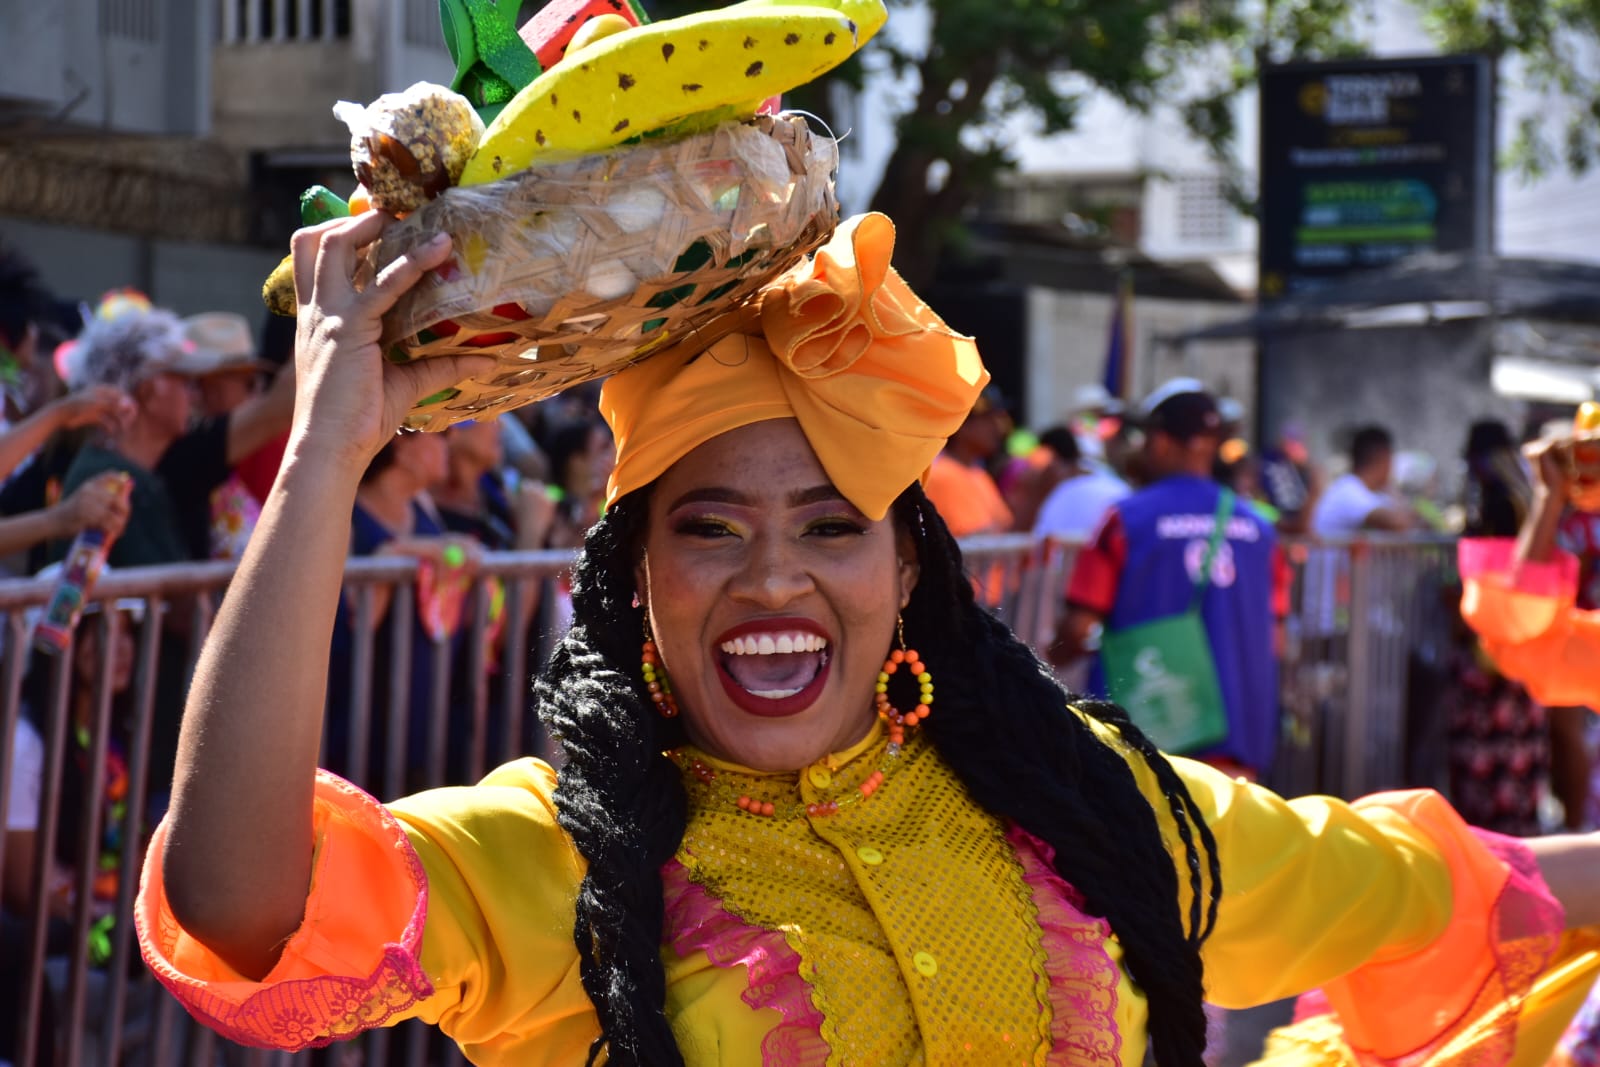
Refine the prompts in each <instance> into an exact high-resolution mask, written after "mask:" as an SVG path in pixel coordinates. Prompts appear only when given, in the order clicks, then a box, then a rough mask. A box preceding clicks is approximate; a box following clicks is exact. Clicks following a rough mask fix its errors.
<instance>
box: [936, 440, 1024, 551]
mask: <svg viewBox="0 0 1600 1067" xmlns="http://www.w3.org/2000/svg"><path fill="white" fill-rule="evenodd" d="M923 492H925V493H927V494H928V499H929V500H931V501H933V506H934V507H936V508H938V509H939V514H940V515H941V516H943V517H944V522H945V525H946V526H948V527H950V533H951V534H952V535H954V536H955V537H968V536H970V535H972V534H990V533H1005V532H1006V531H1008V530H1010V529H1011V509H1010V508H1008V507H1006V502H1005V500H1003V499H1002V498H1001V496H1000V488H999V486H997V485H995V484H994V479H993V478H991V477H989V472H988V471H986V470H984V469H983V468H982V467H969V466H967V465H966V464H965V463H961V462H959V461H957V460H953V459H949V458H948V457H946V456H943V455H939V456H936V457H934V460H933V466H932V467H931V468H930V469H929V471H928V482H927V484H926V485H924V486H923Z"/></svg>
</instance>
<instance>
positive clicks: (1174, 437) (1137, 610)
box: [1050, 378, 1288, 780]
mask: <svg viewBox="0 0 1600 1067" xmlns="http://www.w3.org/2000/svg"><path fill="white" fill-rule="evenodd" d="M1138 418H1139V421H1140V424H1141V428H1142V430H1143V433H1144V443H1143V446H1142V448H1141V451H1140V461H1141V466H1142V473H1143V475H1144V478H1145V480H1146V484H1145V487H1144V488H1143V489H1140V490H1139V491H1138V492H1136V493H1134V494H1133V495H1132V496H1129V497H1127V498H1125V499H1123V500H1121V501H1119V502H1118V503H1117V504H1115V505H1114V506H1113V507H1112V509H1111V510H1110V511H1109V512H1108V513H1107V514H1106V517H1105V519H1104V520H1103V521H1102V522H1101V524H1100V529H1099V531H1098V532H1097V533H1096V534H1095V536H1094V538H1093V540H1092V541H1091V542H1090V544H1089V545H1088V547H1086V548H1085V549H1083V551H1081V552H1080V553H1079V554H1078V559H1077V563H1076V565H1075V567H1074V569H1073V573H1072V577H1071V580H1070V582H1069V584H1068V587H1067V598H1066V599H1067V611H1066V613H1065V614H1064V616H1063V618H1062V622H1061V625H1060V628H1059V630H1058V633H1057V640H1056V643H1055V645H1054V646H1053V647H1052V649H1051V657H1050V658H1051V659H1052V660H1053V661H1055V662H1058V663H1061V662H1070V661H1071V660H1072V659H1073V658H1075V657H1077V656H1081V655H1084V654H1085V653H1087V652H1089V651H1092V650H1093V649H1095V648H1097V647H1098V639H1097V637H1098V634H1099V633H1100V631H1101V628H1102V627H1103V628H1104V629H1105V630H1106V631H1116V630H1119V629H1122V628H1124V627H1130V626H1136V625H1138V624H1140V623H1145V622H1150V621H1152V620H1155V619H1160V618H1165V617H1167V616H1170V615H1177V614H1180V613H1182V612H1183V611H1185V610H1186V609H1187V608H1188V606H1189V604H1190V600H1191V597H1192V596H1193V595H1194V588H1195V582H1196V579H1197V578H1198V577H1199V570H1200V567H1201V566H1202V563H1203V560H1204V559H1205V556H1206V550H1207V547H1208V546H1209V544H1210V540H1211V533H1212V531H1213V530H1214V529H1215V527H1216V515H1217V507H1218V503H1219V500H1220V494H1221V492H1222V487H1221V486H1219V485H1218V484H1217V483H1216V482H1215V481H1214V480H1212V477H1211V470H1212V463H1213V461H1214V460H1215V458H1216V454H1217V448H1218V446H1219V444H1220V442H1221V434H1222V428H1223V424H1222V417H1221V415H1220V414H1219V413H1218V410H1217V402H1216V400H1215V398H1213V397H1212V396H1211V395H1210V394H1209V393H1207V392H1206V390H1205V386H1204V385H1202V384H1201V383H1200V382H1199V381H1196V380H1195V379H1193V378H1177V379H1174V380H1173V381H1170V382H1168V383H1166V384H1165V385H1163V386H1162V387H1161V388H1159V389H1157V390H1156V391H1155V392H1154V393H1152V394H1151V395H1150V396H1149V397H1148V398H1147V399H1146V400H1145V402H1144V403H1143V404H1142V405H1141V406H1140V409H1139V412H1138ZM1287 607H1288V568H1287V564H1286V563H1285V561H1284V558H1283V555H1282V553H1281V552H1280V550H1279V548H1278V543H1277V536H1276V534H1275V532H1274V530H1273V527H1272V524H1271V523H1269V522H1267V521H1266V520H1265V519H1263V518H1262V517H1261V516H1260V515H1258V514H1257V513H1256V512H1255V511H1254V510H1253V509H1252V508H1251V507H1250V506H1249V503H1248V501H1245V500H1238V501H1236V502H1235V503H1234V506H1233V512H1232V517H1231V518H1230V519H1229V520H1228V525H1227V531H1226V536H1225V537H1224V539H1223V540H1221V541H1219V542H1218V544H1217V548H1216V552H1215V554H1214V556H1213V557H1212V562H1211V581H1210V585H1209V587H1208V588H1207V590H1206V592H1205V595H1204V599H1203V601H1202V610H1201V615H1202V618H1203V620H1204V622H1205V628H1206V634H1207V636H1208V637H1209V638H1210V641H1211V654H1212V658H1213V659H1214V660H1215V662H1216V668H1217V681H1218V684H1219V686H1220V688H1221V690H1222V697H1223V703H1224V704H1225V705H1226V708H1227V715H1228V736H1227V738H1226V739H1225V740H1224V741H1223V742H1222V743H1221V744H1219V745H1218V746H1216V747H1215V748H1213V749H1211V750H1209V751H1205V752H1197V753H1189V755H1195V756H1198V757H1200V758H1202V759H1204V760H1206V762H1208V763H1211V764H1213V765H1215V766H1218V767H1221V768H1223V769H1224V770H1226V771H1228V772H1229V773H1231V774H1236V775H1244V776H1245V777H1248V778H1250V779H1252V780H1253V779H1256V778H1259V777H1260V776H1261V775H1262V774H1264V773H1265V772H1266V771H1267V769H1268V767H1269V766H1270V765H1271V763H1272V758H1273V753H1274V750H1275V748H1276V745H1277V738H1278V730H1279V721H1278V653H1279V649H1280V647H1281V642H1280V638H1279V629H1278V620H1279V619H1280V618H1281V617H1282V615H1283V614H1285V613H1286V611H1287ZM1089 690H1090V692H1092V693H1098V694H1102V695H1103V694H1105V692H1106V685H1105V677H1104V674H1103V672H1102V670H1101V665H1100V663H1099V657H1098V656H1097V657H1096V662H1095V664H1094V668H1093V670H1092V671H1091V673H1090V676H1089Z"/></svg>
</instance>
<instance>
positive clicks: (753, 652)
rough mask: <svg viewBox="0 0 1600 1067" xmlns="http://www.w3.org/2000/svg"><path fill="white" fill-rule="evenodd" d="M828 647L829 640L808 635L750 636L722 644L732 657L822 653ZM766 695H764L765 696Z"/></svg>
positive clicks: (796, 633) (736, 638) (798, 633)
mask: <svg viewBox="0 0 1600 1067" xmlns="http://www.w3.org/2000/svg"><path fill="white" fill-rule="evenodd" d="M827 647H828V639H827V638H825V637H818V636H817V635H816V634H808V633H800V632H795V633H781V634H748V635H746V636H744V637H735V638H733V639H732V640H730V641H724V642H722V645H721V648H722V651H724V652H726V653H727V654H728V655H730V656H773V655H778V654H780V653H784V654H787V653H791V652H821V651H822V650H823V649H825V648H827ZM763 695H764V694H763Z"/></svg>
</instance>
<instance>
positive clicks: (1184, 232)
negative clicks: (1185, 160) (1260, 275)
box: [1177, 174, 1238, 244]
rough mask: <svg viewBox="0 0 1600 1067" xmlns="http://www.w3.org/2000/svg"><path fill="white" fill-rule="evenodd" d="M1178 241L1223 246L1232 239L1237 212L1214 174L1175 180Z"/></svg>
mask: <svg viewBox="0 0 1600 1067" xmlns="http://www.w3.org/2000/svg"><path fill="white" fill-rule="evenodd" d="M1177 185H1178V240H1180V241H1182V242H1183V243H1184V244H1224V243H1226V242H1228V241H1231V240H1233V237H1234V230H1235V227H1236V226H1237V224H1238V213H1237V212H1236V211H1235V210H1234V207H1233V205H1232V204H1231V203H1229V202H1228V197H1227V187H1226V185H1224V184H1223V180H1222V178H1220V177H1218V176H1217V175H1215V174H1186V175H1184V176H1182V177H1180V178H1179V179H1178V182H1177Z"/></svg>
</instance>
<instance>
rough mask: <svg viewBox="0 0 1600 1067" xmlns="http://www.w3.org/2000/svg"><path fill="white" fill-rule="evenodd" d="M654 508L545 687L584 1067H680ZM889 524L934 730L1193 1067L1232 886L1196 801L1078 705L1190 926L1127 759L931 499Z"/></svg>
mask: <svg viewBox="0 0 1600 1067" xmlns="http://www.w3.org/2000/svg"><path fill="white" fill-rule="evenodd" d="M648 497H649V489H648V488H646V489H641V490H639V491H637V492H635V493H631V494H629V495H628V496H626V497H624V498H623V499H622V500H619V501H618V502H617V503H616V504H614V505H613V506H612V507H611V509H610V510H609V511H608V512H607V513H606V515H605V517H604V518H603V519H601V521H600V522H599V523H598V524H596V525H595V526H594V527H593V528H592V529H591V530H590V531H589V534H588V537H587V539H586V541H585V544H584V548H583V551H582V553H581V554H580V555H579V557H578V561H577V564H576V566H575V569H574V574H573V583H572V609H573V621H572V626H571V629H570V630H569V631H568V632H567V634H566V636H565V637H564V638H563V639H562V641H561V642H560V644H559V645H558V646H557V649H556V651H555V654H554V656H553V657H552V658H551V661H550V664H549V666H548V667H547V669H546V670H545V672H544V674H543V675H542V676H541V677H540V678H539V679H538V681H537V683H536V685H535V700H536V703H537V705H538V708H539V712H540V715H541V716H542V717H543V719H544V721H545V724H546V726H547V727H548V728H549V730H550V732H551V734H552V736H553V737H554V738H555V739H556V741H557V742H558V744H559V745H560V746H561V749H562V752H563V754H564V755H565V757H566V763H565V766H564V767H563V768H562V770H561V775H560V780H559V784H558V785H557V787H556V793H555V802H556V811H557V815H558V817H559V819H560V821H561V825H562V827H563V828H565V829H566V831H567V832H568V833H569V834H570V835H571V836H572V839H573V842H574V844H575V845H576V846H577V848H578V851H579V852H581V853H582V854H583V856H584V858H585V860H586V861H587V862H588V872H587V874H586V875H585V876H584V880H583V884H582V886H581V887H580V888H579V893H578V900H577V922H576V925H575V929H574V939H575V941H576V944H577V947H578V954H579V958H580V974H581V977H582V980H583V987H584V989H585V990H586V991H587V992H588V994H589V998H590V999H591V1000H592V1001H593V1003H594V1005H595V1010H596V1012H597V1014H598V1015H599V1019H600V1027H601V1036H600V1037H599V1038H598V1039H597V1040H596V1041H595V1043H594V1045H593V1046H592V1047H591V1049H590V1053H589V1059H590V1062H591V1063H593V1062H596V1061H597V1060H599V1059H600V1058H601V1056H602V1055H604V1056H605V1057H606V1058H607V1062H609V1063H610V1064H614V1065H618V1067H632V1065H635V1064H649V1065H651V1067H656V1065H669V1067H670V1065H677V1064H682V1063H683V1057H682V1054H681V1053H680V1052H679V1050H678V1047H677V1044H676V1042H675V1041H674V1039H673V1035H672V1031H671V1028H670V1027H669V1026H668V1024H667V1019H666V1014H665V1004H666V977H665V971H664V969H663V967H662V963H661V955H660V953H661V945H662V941H663V936H664V900H663V896H664V890H663V886H662V882H661V867H662V866H663V865H664V864H665V863H666V862H667V861H668V860H669V859H671V857H672V855H673V854H674V852H675V851H676V850H677V848H678V845H679V844H680V843H681V841H682V838H683V832H684V827H685V825H686V817H687V816H686V801H685V796H684V792H683V785H682V782H681V780H680V778H679V775H678V769H677V767H676V766H675V765H674V764H673V763H672V762H671V760H670V759H668V758H667V757H666V756H664V755H663V754H662V753H663V752H664V751H665V750H666V749H669V748H672V747H674V746H676V745H679V744H682V743H683V741H684V737H683V733H682V729H681V727H680V726H679V725H678V723H677V722H676V721H675V720H667V719H663V718H662V717H661V716H659V715H657V714H656V713H655V710H654V707H653V705H652V704H651V703H650V700H649V699H648V694H647V693H646V692H645V690H644V688H643V681H642V679H641V678H640V676H639V667H638V664H639V645H640V642H641V640H642V637H643V626H644V614H643V610H642V609H641V608H640V607H638V606H636V604H635V602H634V592H635V590H634V581H633V574H634V561H635V559H636V558H637V551H638V546H639V545H640V544H641V543H642V540H643V533H644V524H645V516H646V513H647V511H648V504H649V500H648ZM893 514H894V516H895V521H896V522H897V523H899V524H900V526H901V527H902V528H903V529H905V530H907V531H909V532H910V533H911V535H912V538H913V540H914V542H915V544H916V549H917V556H918V560H919V562H920V564H921V576H920V578H919V579H918V582H917V586H916V588H915V590H914V591H913V593H912V595H911V601H910V604H909V605H908V606H907V608H906V610H905V612H904V618H905V626H906V636H907V641H908V642H909V643H911V644H913V645H914V646H915V647H916V648H918V649H919V650H920V651H921V652H922V654H923V658H924V659H925V660H926V661H927V663H928V664H929V665H930V667H931V668H932V669H933V670H935V671H937V672H938V676H939V681H938V685H939V701H938V707H937V708H936V710H935V713H934V715H933V716H932V717H931V718H930V719H929V720H928V722H927V724H926V726H925V727H924V729H926V730H928V733H929V737H930V739H931V740H932V742H933V744H934V745H935V746H936V747H937V748H938V750H939V752H940V755H941V756H942V757H943V759H944V760H945V761H946V763H948V764H949V765H950V767H951V768H952V769H953V770H954V771H955V773H956V774H957V775H958V776H959V777H960V779H961V780H962V782H963V783H964V784H965V785H966V788H967V789H968V791H969V792H970V793H971V794H972V796H973V798H974V799H975V800H976V801H977V802H978V803H979V804H981V805H982V806H983V807H984V808H985V809H987V810H988V811H990V812H992V813H993V814H995V815H997V816H999V817H1001V818H1005V819H1009V820H1012V821H1013V822H1015V823H1017V824H1018V825H1020V826H1021V827H1022V828H1023V829H1025V830H1027V831H1028V832H1029V833H1031V834H1033V835H1034V836H1035V837H1038V838H1039V839H1041V840H1043V841H1044V842H1046V843H1047V844H1049V845H1050V846H1051V847H1052V848H1054V850H1055V855H1056V869H1057V870H1058V872H1059V873H1060V874H1061V876H1062V877H1063V878H1065V879H1067V880H1068V881H1069V882H1070V883H1071V884H1072V885H1073V886H1074V887H1076V888H1077V890H1078V891H1079V892H1080V893H1081V894H1083V897H1084V901H1085V903H1086V905H1087V907H1088V909H1089V910H1090V911H1092V912H1093V913H1095V914H1097V915H1100V916H1103V917H1104V918H1105V919H1106V920H1107V922H1109V923H1110V925H1111V928H1112V930H1113V931H1114V932H1115V933H1116V935H1117V937H1118V939H1119V940H1120V941H1121V943H1122V947H1123V952H1124V959H1125V960H1126V962H1127V967H1128V970H1129V972H1130V974H1131V975H1132V977H1133V979H1134V981H1136V982H1137V983H1138V984H1139V986H1140V988H1141V989H1142V990H1143V991H1144V993H1145V996H1146V997H1147V999H1148V1002H1149V1011H1150V1024H1149V1027H1150V1038H1151V1045H1152V1048H1153V1050H1154V1052H1155V1056H1156V1059H1157V1062H1158V1063H1160V1064H1161V1065H1162V1067H1198V1065H1199V1064H1200V1063H1201V1053H1202V1052H1203V1051H1204V1049H1205V1017H1204V1014H1203V1012H1202V1009H1201V998H1202V992H1203V986H1202V973H1201V962H1200V945H1201V943H1202V942H1203V941H1204V939H1205V937H1206V935H1207V934H1208V933H1209V932H1210V928H1211V926H1212V925H1213V924H1214V922H1215V919H1216V907H1217V897H1218V896H1219V895H1220V892H1221V875H1220V869H1219V865H1218V861H1217V855H1216V848H1215V842H1214V841H1213V839H1212V836H1211V832H1210V830H1209V829H1208V828H1207V827H1206V826H1205V824H1204V823H1203V822H1202V821H1201V820H1200V819H1199V817H1198V816H1197V815H1196V814H1195V808H1194V802H1193V799H1192V798H1191V797H1190V795H1189V792H1188V790H1187V789H1186V788H1185V786H1184V784H1183V782H1182V780H1181V779H1179V778H1178V776H1177V774H1176V773H1175V772H1174V771H1173V769H1172V767H1171V765H1170V764H1169V763H1167V761H1166V759H1165V758H1164V757H1163V756H1162V755H1161V754H1160V753H1159V752H1157V751H1156V750H1155V748H1154V747H1153V746H1152V745H1151V744H1150V742H1149V741H1148V740H1147V739H1146V738H1145V737H1144V735H1143V734H1141V733H1140V732H1139V731H1138V729H1137V728H1136V727H1134V726H1133V724H1132V723H1130V722H1129V721H1128V719H1127V716H1126V715H1124V714H1123V713H1122V712H1121V711H1120V710H1119V709H1117V708H1116V707H1115V706H1114V705H1110V704H1104V703H1099V702H1093V701H1082V700H1079V701H1075V706H1076V707H1078V708H1079V709H1080V710H1082V711H1083V712H1085V713H1086V714H1089V715H1092V716H1094V717H1096V718H1098V719H1100V720H1102V721H1104V722H1106V723H1109V724H1111V725H1112V726H1114V727H1115V728H1116V729H1117V730H1118V731H1120V733H1121V735H1122V737H1123V739H1124V741H1125V742H1126V744H1127V745H1128V746H1129V747H1130V748H1131V749H1132V750H1133V751H1135V752H1137V753H1138V755H1139V757H1140V758H1141V759H1142V760H1143V761H1144V762H1145V763H1146V764H1148V765H1149V767H1150V768H1151V770H1152V771H1153V772H1154V774H1155V776H1156V779H1157V781H1158V782H1159V783H1160V786H1161V789H1162V792H1163V793H1164V795H1165V798H1166V802H1167V806H1168V808H1169V810H1170V814H1171V817H1172V820H1173V822H1174V824H1175V825H1176V827H1177V833H1178V835H1179V842H1178V846H1179V847H1180V848H1181V850H1182V854H1183V857H1184V860H1185V868H1186V874H1187V876H1188V881H1189V888H1190V898H1191V904H1190V908H1189V915H1188V917H1187V922H1185V921H1184V917H1183V916H1181V915H1180V913H1179V907H1178V900H1179V894H1178V880H1177V873H1176V872H1175V871H1174V869H1173V863H1172V858H1171V855H1170V854H1169V852H1168V851H1167V846H1166V844H1165V842H1164V840H1163V838H1162V835H1161V830H1160V827H1159V824H1158V822H1157V818H1156V813H1155V811H1154V810H1153V809H1152V808H1151V807H1150V804H1149V802H1148V801H1147V800H1146V799H1145V797H1144V794H1142V793H1141V792H1140V791H1139V789H1138V786H1137V784H1136V782H1135V780H1134V777H1133V774H1132V772H1131V771H1130V770H1129V768H1128V765H1127V763H1125V762H1124V760H1123V758H1122V757H1121V756H1120V755H1119V754H1118V753H1117V752H1115V751H1114V750H1113V749H1112V748H1110V747H1109V746H1107V745H1106V744H1104V743H1103V742H1102V741H1101V740H1100V739H1099V738H1098V737H1097V736H1096V735H1095V734H1094V733H1093V731H1092V730H1091V729H1090V727H1089V726H1088V724H1087V723H1085V722H1084V721H1083V720H1081V719H1080V718H1079V717H1078V716H1076V715H1074V714H1072V713H1071V712H1070V711H1068V710H1067V699H1066V696H1065V694H1064V692H1063V690H1062V689H1061V688H1060V686H1059V685H1058V684H1057V683H1056V681H1055V680H1054V678H1053V677H1052V676H1051V675H1050V674H1049V673H1048V672H1047V671H1046V670H1045V669H1044V668H1043V667H1042V666H1041V664H1040V663H1039V661H1038V659H1037V657H1035V656H1034V654H1033V653H1032V652H1031V651H1030V650H1029V649H1028V648H1027V647H1026V646H1025V645H1023V644H1022V643H1021V642H1020V641H1018V640H1017V639H1016V637H1015V636H1013V635H1012V634H1011V632H1010V631H1009V630H1008V629H1007V628H1006V627H1005V625H1004V624H1002V623H1001V622H999V621H998V620H996V619H995V618H993V617H992V616H991V615H989V614H988V613H987V612H985V611H984V610H983V609H982V608H981V607H979V606H978V604H977V602H976V600H975V598H974V596H973V591H972V585H971V582H970V581H969V579H968V578H967V576H966V575H965V574H964V573H963V570H962V562H961V551H960V549H959V547H958V546H957V545H956V542H955V539H954V538H952V537H951V536H950V533H949V530H948V529H947V528H946V527H945V524H944V521H943V520H942V519H941V518H940V517H939V515H938V512H937V511H935V510H934V508H933V505H932V504H931V503H929V502H928V500H927V498H926V497H925V496H924V495H923V493H922V490H921V487H920V486H916V485H913V486H912V487H911V488H910V489H908V490H907V491H906V492H905V493H904V494H902V495H901V497H900V498H899V499H898V500H897V501H896V502H895V504H894V509H893ZM951 620H955V622H954V625H952V622H951Z"/></svg>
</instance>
